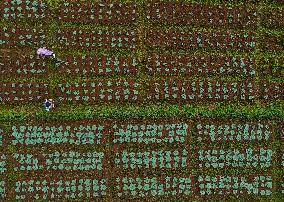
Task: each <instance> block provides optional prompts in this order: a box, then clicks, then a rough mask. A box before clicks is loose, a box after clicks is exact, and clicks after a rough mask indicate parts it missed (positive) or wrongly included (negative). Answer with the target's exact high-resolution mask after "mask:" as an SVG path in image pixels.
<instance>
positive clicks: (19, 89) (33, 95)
mask: <svg viewBox="0 0 284 202" xmlns="http://www.w3.org/2000/svg"><path fill="white" fill-rule="evenodd" d="M49 94H50V91H49V86H48V84H46V83H14V82H9V83H0V103H6V102H20V101H35V100H43V99H44V98H46V97H47V96H48V95H49Z"/></svg>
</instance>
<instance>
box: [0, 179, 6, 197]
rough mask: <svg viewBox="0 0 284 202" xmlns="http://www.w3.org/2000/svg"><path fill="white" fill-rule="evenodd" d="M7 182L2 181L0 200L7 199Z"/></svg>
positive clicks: (0, 182)
mask: <svg viewBox="0 0 284 202" xmlns="http://www.w3.org/2000/svg"><path fill="white" fill-rule="evenodd" d="M6 191H7V190H6V182H5V181H3V180H1V181H0V199H4V198H6V195H7V194H6Z"/></svg>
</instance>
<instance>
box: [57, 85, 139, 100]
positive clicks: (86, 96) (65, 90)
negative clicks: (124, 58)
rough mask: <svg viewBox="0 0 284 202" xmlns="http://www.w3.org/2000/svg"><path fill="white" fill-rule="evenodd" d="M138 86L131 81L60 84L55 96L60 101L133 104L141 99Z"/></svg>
mask: <svg viewBox="0 0 284 202" xmlns="http://www.w3.org/2000/svg"><path fill="white" fill-rule="evenodd" d="M140 85H141V84H139V83H137V82H135V81H131V80H127V81H126V80H124V81H107V82H87V83H60V84H58V88H57V94H56V95H57V97H58V99H59V100H60V101H80V102H82V101H89V102H98V101H104V102H120V101H130V102H133V101H138V100H140V99H141V95H140V94H139V92H140Z"/></svg>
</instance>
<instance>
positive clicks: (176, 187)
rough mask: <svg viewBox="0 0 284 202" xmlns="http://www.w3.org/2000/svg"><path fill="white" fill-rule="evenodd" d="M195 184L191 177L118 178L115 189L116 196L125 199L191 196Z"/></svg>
mask: <svg viewBox="0 0 284 202" xmlns="http://www.w3.org/2000/svg"><path fill="white" fill-rule="evenodd" d="M193 183H194V181H193V179H192V177H190V176H188V177H187V176H178V177H177V176H161V177H139V176H138V177H117V178H116V186H115V189H116V196H117V197H123V198H124V197H125V198H134V197H147V198H149V197H161V196H163V197H165V196H189V195H192V194H193V193H194V190H193V186H194V184H193Z"/></svg>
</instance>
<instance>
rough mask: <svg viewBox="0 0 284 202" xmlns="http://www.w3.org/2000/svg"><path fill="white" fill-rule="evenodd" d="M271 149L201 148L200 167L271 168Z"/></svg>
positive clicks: (199, 154)
mask: <svg viewBox="0 0 284 202" xmlns="http://www.w3.org/2000/svg"><path fill="white" fill-rule="evenodd" d="M273 154H274V152H273V150H271V149H264V148H260V149H244V150H239V149H227V150H224V149H216V148H214V149H207V148H204V149H199V150H198V155H196V156H197V158H196V159H197V161H198V166H199V167H200V168H205V169H207V168H259V167H260V168H261V169H263V168H269V167H271V165H272V157H273Z"/></svg>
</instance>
